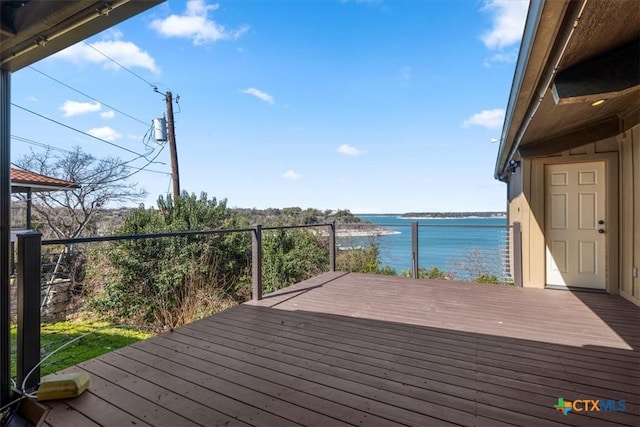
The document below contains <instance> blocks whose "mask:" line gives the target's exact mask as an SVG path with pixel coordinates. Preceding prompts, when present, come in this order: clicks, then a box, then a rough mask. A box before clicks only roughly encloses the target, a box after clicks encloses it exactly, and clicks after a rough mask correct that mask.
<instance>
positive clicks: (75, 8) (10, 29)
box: [0, 0, 164, 72]
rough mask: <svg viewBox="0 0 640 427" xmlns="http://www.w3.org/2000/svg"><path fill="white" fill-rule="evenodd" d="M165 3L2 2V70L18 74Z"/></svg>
mask: <svg viewBox="0 0 640 427" xmlns="http://www.w3.org/2000/svg"><path fill="white" fill-rule="evenodd" d="M163 1H164V0H144V1H142V0H132V1H129V0H110V1H106V0H100V1H96V0H62V1H60V0H46V1H43V0H20V1H13V0H2V1H1V2H0V68H2V69H4V70H7V71H11V72H13V71H17V70H19V69H21V68H24V67H26V66H28V65H30V64H32V63H34V62H36V61H39V60H41V59H43V58H46V57H47V56H49V55H52V54H54V53H56V52H58V51H60V50H62V49H64V48H66V47H68V46H71V45H73V44H75V43H78V42H80V41H82V40H84V39H86V38H87V37H90V36H92V35H94V34H97V33H99V32H101V31H103V30H106V29H107V28H110V27H112V26H114V25H116V24H118V23H120V22H122V21H124V20H126V19H129V18H130V17H132V16H134V15H136V14H138V13H140V12H143V11H145V10H147V9H149V8H151V7H153V6H155V5H157V4H159V3H162V2H163Z"/></svg>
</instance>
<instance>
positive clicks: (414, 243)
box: [411, 221, 419, 279]
mask: <svg viewBox="0 0 640 427" xmlns="http://www.w3.org/2000/svg"><path fill="white" fill-rule="evenodd" d="M418 272H419V266H418V221H412V222H411V275H412V277H413V278H414V279H417V278H418Z"/></svg>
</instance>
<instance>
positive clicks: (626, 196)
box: [618, 126, 640, 305]
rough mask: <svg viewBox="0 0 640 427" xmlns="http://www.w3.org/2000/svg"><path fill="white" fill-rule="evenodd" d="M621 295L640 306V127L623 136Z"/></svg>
mask: <svg viewBox="0 0 640 427" xmlns="http://www.w3.org/2000/svg"><path fill="white" fill-rule="evenodd" d="M618 142H619V147H620V294H621V295H622V296H624V297H625V298H627V299H629V300H631V301H633V302H634V303H636V304H639V305H640V278H638V277H637V276H638V273H636V274H635V276H636V277H634V268H635V269H636V271H637V269H640V221H639V220H638V218H640V126H636V127H634V128H633V129H631V130H629V131H627V132H625V133H624V134H622V135H620V137H619V138H618Z"/></svg>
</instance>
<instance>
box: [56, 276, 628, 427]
mask: <svg viewBox="0 0 640 427" xmlns="http://www.w3.org/2000/svg"><path fill="white" fill-rule="evenodd" d="M639 319H640V309H639V308H638V307H636V306H634V305H633V304H631V303H629V302H628V301H626V300H624V299H622V298H619V297H616V296H612V295H601V294H577V293H575V294H574V293H571V292H567V291H550V290H536V289H514V288H507V287H498V286H484V285H477V284H465V283H452V282H438V281H426V280H425V281H423V280H411V279H403V278H398V277H388V276H370V275H362V274H344V273H327V274H324V275H321V276H318V277H316V278H313V279H310V280H308V281H305V282H302V283H300V284H297V285H294V286H291V287H289V288H286V289H283V290H281V291H280V292H278V293H276V294H272V295H269V296H267V297H266V298H265V299H264V300H262V301H260V302H258V303H247V304H243V305H241V306H239V307H236V308H233V309H230V310H227V311H225V312H222V313H220V314H217V315H214V316H212V317H210V318H207V319H203V320H201V321H198V322H194V323H192V324H190V325H188V326H186V327H183V328H180V329H177V330H175V331H173V332H170V333H166V334H163V335H160V336H157V337H154V338H151V339H149V340H147V341H144V342H139V343H137V344H134V345H132V346H129V347H126V348H123V349H120V350H117V351H114V352H112V353H109V354H107V355H104V356H101V357H99V358H96V359H93V360H90V361H87V362H84V363H82V364H80V365H77V366H76V367H73V368H70V369H68V370H67V371H85V372H88V373H89V375H90V376H91V386H90V388H89V390H88V391H87V392H85V393H84V394H83V395H82V396H80V397H79V398H77V399H72V400H67V401H59V402H45V403H46V404H47V406H48V407H49V408H50V411H49V412H48V414H47V415H46V420H45V424H44V425H50V426H74V425H77V426H94V425H114V426H121V425H136V426H140V425H143V426H144V425H158V426H159V425H166V426H187V425H204V426H214V425H255V426H287V425H318V426H326V425H363V426H391V425H416V426H417V425H419V426H427V425H429V426H431V425H469V426H471V425H487V426H499V425H522V426H546V425H549V426H554V425H573V426H590V425H591V426H613V425H628V426H635V425H638V419H639V418H640V353H639V351H638V349H639V343H640V336H639ZM560 397H562V398H564V399H565V400H566V401H573V400H578V399H588V400H590V399H594V400H595V399H600V400H616V401H618V400H624V401H625V411H624V412H608V411H599V412H577V411H570V412H569V413H568V414H567V415H563V414H562V412H559V411H557V410H556V409H554V405H555V404H557V402H558V398H560Z"/></svg>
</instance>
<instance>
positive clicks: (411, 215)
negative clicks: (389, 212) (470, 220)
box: [400, 212, 507, 218]
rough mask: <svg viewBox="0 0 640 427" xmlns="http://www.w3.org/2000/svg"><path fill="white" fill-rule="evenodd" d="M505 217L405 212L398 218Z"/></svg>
mask: <svg viewBox="0 0 640 427" xmlns="http://www.w3.org/2000/svg"><path fill="white" fill-rule="evenodd" d="M506 215H507V213H506V212H407V213H404V214H402V215H400V216H402V217H404V218H467V217H479V218H495V217H503V216H506Z"/></svg>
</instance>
